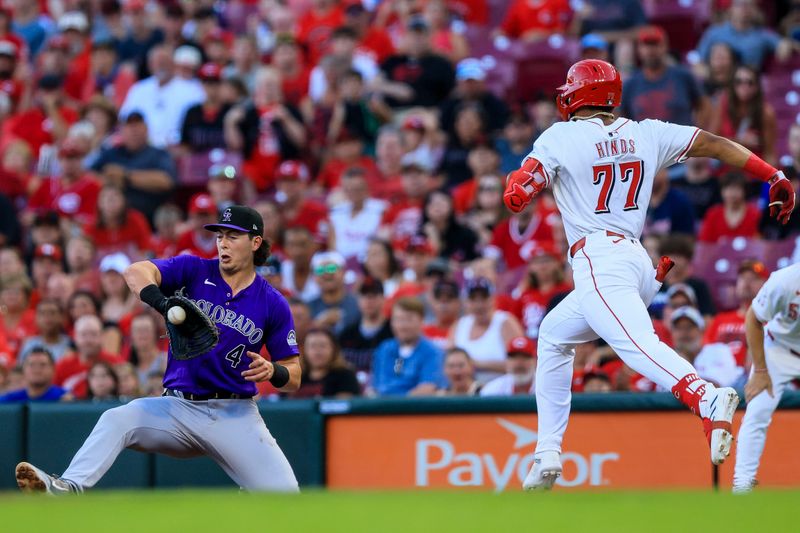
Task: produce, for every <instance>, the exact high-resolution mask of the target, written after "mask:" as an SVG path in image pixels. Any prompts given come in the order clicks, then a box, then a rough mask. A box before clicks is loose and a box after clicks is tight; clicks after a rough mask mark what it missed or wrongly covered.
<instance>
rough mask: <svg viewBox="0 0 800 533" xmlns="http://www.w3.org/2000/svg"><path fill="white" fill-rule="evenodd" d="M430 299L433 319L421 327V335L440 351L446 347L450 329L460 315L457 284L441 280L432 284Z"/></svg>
mask: <svg viewBox="0 0 800 533" xmlns="http://www.w3.org/2000/svg"><path fill="white" fill-rule="evenodd" d="M432 295H433V297H432V298H431V299H430V304H431V310H432V311H433V318H432V320H430V321H429V322H428V323H427V324H425V325H424V326H423V327H422V334H423V335H425V336H426V337H427V338H429V339H430V340H431V342H433V343H434V344H435V345H437V346H438V347H439V348H441V349H443V350H444V349H445V348H447V346H448V335H449V333H450V328H452V327H453V324H455V323H456V320H458V317H459V315H460V314H461V299H460V298H459V296H460V290H459V288H458V283H456V282H455V281H453V280H449V279H442V280H439V281H437V282H436V283H434V285H433V291H432Z"/></svg>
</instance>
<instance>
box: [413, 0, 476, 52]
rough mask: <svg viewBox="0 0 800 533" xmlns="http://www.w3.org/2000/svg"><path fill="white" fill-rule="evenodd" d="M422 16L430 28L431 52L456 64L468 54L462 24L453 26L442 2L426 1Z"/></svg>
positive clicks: (437, 0) (438, 0)
mask: <svg viewBox="0 0 800 533" xmlns="http://www.w3.org/2000/svg"><path fill="white" fill-rule="evenodd" d="M424 15H425V18H426V20H427V21H428V23H429V24H430V26H431V43H432V45H433V50H434V51H435V52H436V53H438V54H441V55H443V56H444V57H446V58H447V59H449V60H450V61H451V62H453V63H457V62H459V61H461V60H462V59H464V58H465V57H467V55H468V54H469V43H468V42H467V39H466V37H465V36H464V33H465V31H464V30H465V27H464V25H463V24H454V23H453V17H452V14H451V13H450V11H449V10H448V6H447V4H446V3H445V1H444V0H428V1H427V3H426V4H425V10H424Z"/></svg>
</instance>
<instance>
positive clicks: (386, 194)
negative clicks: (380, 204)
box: [369, 124, 403, 202]
mask: <svg viewBox="0 0 800 533" xmlns="http://www.w3.org/2000/svg"><path fill="white" fill-rule="evenodd" d="M375 160H376V161H375V162H376V165H377V167H378V173H379V174H378V175H377V176H375V177H374V181H371V182H370V183H369V190H370V193H371V194H372V196H374V197H375V198H378V199H380V200H389V201H391V202H393V201H396V200H397V198H398V197H399V196H400V195H402V194H403V185H402V180H401V179H400V173H401V169H402V168H403V141H402V137H401V135H400V131H399V130H398V129H397V128H396V127H394V126H392V125H390V124H387V125H385V126H383V127H381V129H380V130H378V138H377V140H376V142H375Z"/></svg>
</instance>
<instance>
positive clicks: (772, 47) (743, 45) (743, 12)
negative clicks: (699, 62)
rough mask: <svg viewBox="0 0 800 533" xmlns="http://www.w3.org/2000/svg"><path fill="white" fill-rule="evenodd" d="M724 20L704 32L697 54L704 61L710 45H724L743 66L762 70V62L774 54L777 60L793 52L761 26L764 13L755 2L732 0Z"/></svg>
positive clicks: (776, 36)
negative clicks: (740, 59) (736, 55)
mask: <svg viewBox="0 0 800 533" xmlns="http://www.w3.org/2000/svg"><path fill="white" fill-rule="evenodd" d="M727 15H728V16H727V20H726V21H724V22H721V23H719V24H714V25H712V26H710V27H709V28H708V29H706V31H705V33H703V36H702V37H701V38H700V42H699V43H698V45H697V51H698V53H699V54H700V56H701V57H702V58H703V60H704V61H708V59H709V54H710V49H711V46H713V45H714V44H716V43H719V42H723V43H726V44H728V45H729V46H731V47H732V48H733V49H734V50H736V52H737V54H738V55H739V56H740V57H741V58H742V63H744V64H745V65H747V66H749V67H751V68H754V69H756V70H761V66H762V65H763V63H764V61H765V60H766V59H767V57H769V56H770V55H771V54H773V53H775V54H776V55H777V57H778V59H785V58H786V57H788V56H789V54H790V53H791V50H792V46H791V43H789V41H788V40H786V39H783V40H782V39H781V38H780V36H779V35H778V34H777V33H775V32H774V31H773V30H771V29H769V28H764V27H762V25H761V23H760V21H761V20H762V19H763V13H760V12H759V7H758V5H757V3H756V2H755V1H754V0H733V1H732V2H731V3H730V9H729V11H728V13H727Z"/></svg>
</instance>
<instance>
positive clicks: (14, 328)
mask: <svg viewBox="0 0 800 533" xmlns="http://www.w3.org/2000/svg"><path fill="white" fill-rule="evenodd" d="M32 292H33V284H32V283H31V279H30V278H29V277H28V275H27V274H25V273H21V274H8V275H5V276H3V277H0V327H2V329H3V333H4V334H5V335H4V337H5V339H6V343H7V344H8V351H9V355H10V361H8V362H9V363H13V362H14V359H15V358H16V355H17V351H18V350H19V348H20V347H21V346H22V343H23V342H24V341H25V339H26V338H28V337H32V336H33V335H36V314H35V311H34V310H33V308H31V306H30V299H31V294H32Z"/></svg>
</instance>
